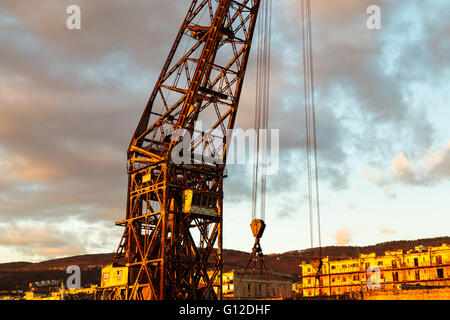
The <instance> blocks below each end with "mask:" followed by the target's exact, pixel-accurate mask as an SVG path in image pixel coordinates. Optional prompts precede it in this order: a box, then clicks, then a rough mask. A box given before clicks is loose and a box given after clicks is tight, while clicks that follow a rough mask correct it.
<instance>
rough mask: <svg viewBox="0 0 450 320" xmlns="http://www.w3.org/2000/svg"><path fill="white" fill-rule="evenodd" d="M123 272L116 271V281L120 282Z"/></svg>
mask: <svg viewBox="0 0 450 320" xmlns="http://www.w3.org/2000/svg"><path fill="white" fill-rule="evenodd" d="M122 274H123V270H119V271H117V281H122Z"/></svg>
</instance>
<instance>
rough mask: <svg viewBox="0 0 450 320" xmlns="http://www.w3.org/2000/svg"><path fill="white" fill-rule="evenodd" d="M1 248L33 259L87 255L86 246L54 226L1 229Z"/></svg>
mask: <svg viewBox="0 0 450 320" xmlns="http://www.w3.org/2000/svg"><path fill="white" fill-rule="evenodd" d="M0 246H6V247H8V248H14V249H15V250H16V251H17V252H20V253H22V254H25V255H27V256H32V257H42V256H45V257H57V256H70V255H75V254H81V253H85V252H86V250H85V248H84V245H83V244H82V243H81V242H80V240H79V237H78V236H77V235H76V234H75V233H72V232H67V231H61V230H59V229H57V228H56V227H54V226H52V225H41V226H33V225H29V224H25V225H23V224H20V225H19V224H9V225H8V226H3V227H2V228H0Z"/></svg>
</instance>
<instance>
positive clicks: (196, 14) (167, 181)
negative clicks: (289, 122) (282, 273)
mask: <svg viewBox="0 0 450 320" xmlns="http://www.w3.org/2000/svg"><path fill="white" fill-rule="evenodd" d="M302 3H303V1H302ZM308 5H309V0H308ZM260 7H263V8H265V11H264V13H265V14H264V15H263V18H262V19H263V21H264V23H263V24H265V25H266V28H267V26H269V28H270V19H269V18H268V13H269V12H270V10H271V7H267V6H265V4H264V2H263V0H192V2H191V4H190V6H189V9H188V12H187V14H186V17H185V19H184V21H183V23H182V25H181V27H180V29H179V32H178V34H177V36H176V39H175V42H174V44H173V46H172V48H171V50H170V53H169V56H168V58H167V60H166V62H165V64H164V66H163V69H162V72H161V74H160V76H159V78H158V80H157V83H156V85H155V87H154V89H153V92H152V94H151V96H150V99H149V101H148V103H147V106H146V108H145V110H144V113H143V114H142V116H141V119H140V121H139V124H138V126H137V128H136V130H135V132H134V135H133V136H132V139H131V142H130V145H129V148H128V198H127V207H126V218H125V219H124V220H123V221H119V222H116V224H117V225H119V226H123V227H124V232H123V235H122V238H121V240H120V243H119V246H118V249H117V251H116V253H115V256H114V260H113V263H112V265H111V266H110V267H108V268H105V270H104V272H103V271H102V285H101V287H100V288H99V291H101V298H102V299H123V300H138V299H142V300H146V299H152V300H167V299H221V298H222V268H223V256H222V242H223V240H222V233H223V180H224V177H225V166H226V161H227V152H228V149H229V145H228V141H229V140H228V139H227V138H228V137H229V135H230V132H231V130H232V129H233V127H234V123H235V120H236V114H237V111H238V106H239V99H240V96H241V92H242V87H243V81H244V77H245V73H246V68H247V63H248V60H249V56H250V49H251V45H252V40H253V35H254V32H255V27H256V22H257V17H258V12H259V10H260ZM308 8H309V7H308ZM263 10H264V9H263ZM303 21H308V19H306V20H305V18H303ZM269 30H270V29H269ZM308 30H309V32H310V25H309V29H308ZM258 31H259V32H262V33H264V32H267V29H264V26H262V27H261V29H260V30H258ZM307 35H308V36H307V37H305V33H304V36H303V41H304V42H305V43H307V42H310V41H311V40H310V39H311V38H310V33H309V34H307ZM263 39H264V40H263V42H264V43H266V44H265V45H263V47H264V48H262V49H261V47H260V46H259V49H258V50H259V51H258V61H266V62H265V63H266V64H265V65H258V67H260V66H262V69H261V70H258V71H257V73H258V74H257V77H258V82H259V83H260V85H259V87H258V88H257V97H256V101H257V105H256V112H255V128H259V129H261V128H263V129H267V121H268V120H267V117H268V88H267V87H268V83H269V78H268V74H269V68H270V48H268V47H267V43H270V36H269V38H268V39H267V38H263ZM260 41H261V40H260ZM306 49H308V48H306ZM306 49H304V50H306ZM268 54H269V55H268ZM308 54H309V56H308ZM310 55H311V49H309V51H307V52H306V53H305V52H304V66H305V84H307V85H308V87H307V86H306V85H305V97H306V99H305V106H306V109H305V110H306V114H307V119H306V121H307V123H306V125H307V138H308V141H311V138H314V139H315V124H314V121H315V119H314V101H313V102H312V109H311V103H308V101H309V99H312V98H313V96H314V95H313V85H312V80H313V76H312V73H311V70H312V62H311V63H308V61H311V56H310ZM305 56H306V57H308V58H309V59H308V60H305ZM268 66H269V67H268ZM308 70H309V71H308ZM309 79H311V80H309ZM311 87H312V88H311ZM258 92H259V96H258ZM258 101H259V105H258ZM311 115H312V119H311ZM199 123H200V124H201V126H199V125H198V124H199ZM312 126H313V127H312ZM311 128H313V129H314V130H313V132H311ZM313 142H314V145H313V150H314V152H316V141H315V140H313ZM258 145H259V144H258ZM179 146H182V147H181V148H179ZM311 154H312V153H311V145H310V144H308V174H309V194H310V211H311V197H312V196H311V189H312V182H311V176H314V174H311V170H312V169H311V168H312V166H311ZM199 155H200V156H199ZM256 156H257V157H258V155H256ZM314 156H315V158H314V159H315V163H313V164H315V165H316V171H315V176H316V179H317V155H316V153H314ZM180 158H181V159H182V161H180ZM263 158H264V155H263ZM258 170H259V169H258V168H257V167H255V171H254V181H253V183H254V185H253V208H252V218H253V222H252V224H251V228H252V232H253V235H254V237H255V245H254V247H253V251H252V255H251V259H250V262H255V261H256V260H255V259H259V260H260V261H261V262H262V257H263V256H262V250H261V246H260V239H261V236H262V234H263V232H264V229H265V223H264V220H263V219H264V214H265V213H264V210H265V188H266V187H265V183H266V181H265V178H262V179H261V186H260V187H261V219H256V200H257V188H258V187H257V181H258V172H259V171H258ZM316 187H317V180H316ZM317 201H318V193H317ZM319 232H320V230H319ZM311 234H312V229H311ZM195 238H199V241H198V242H197V241H195ZM319 243H320V240H319ZM318 259H319V260H320V261H321V254H320V255H319V257H318ZM250 262H249V264H250ZM262 263H263V262H262ZM320 269H321V268H320V267H319V268H318V270H317V273H318V274H319V273H320Z"/></svg>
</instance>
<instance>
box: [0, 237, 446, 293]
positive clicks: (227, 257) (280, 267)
mask: <svg viewBox="0 0 450 320" xmlns="http://www.w3.org/2000/svg"><path fill="white" fill-rule="evenodd" d="M444 243H447V244H450V237H436V238H425V239H417V240H396V241H388V242H382V243H378V244H375V245H369V246H364V247H363V246H327V247H323V248H322V252H323V256H324V257H326V256H328V257H329V258H330V260H342V259H349V258H357V257H358V255H359V254H361V253H364V254H367V253H373V252H374V253H375V254H376V255H383V254H384V252H385V251H394V250H405V251H407V250H413V249H414V247H416V246H420V245H422V246H425V247H429V246H440V245H442V244H444ZM317 252H318V249H317V248H313V249H304V250H293V251H288V252H284V253H271V254H267V255H265V256H264V263H265V265H266V267H267V268H268V269H270V270H273V271H277V272H282V273H287V274H291V275H292V276H294V277H298V276H299V275H300V273H301V268H300V266H299V265H300V263H301V261H306V262H308V261H310V259H311V258H312V257H314V255H317ZM113 257H114V253H98V254H83V255H76V256H70V257H64V258H56V259H50V260H44V261H41V262H34V263H33V262H26V261H19V262H9V263H1V264H0V290H12V289H23V288H26V287H27V286H28V283H29V282H34V281H41V280H51V279H65V278H67V274H66V268H67V267H68V266H69V265H77V266H79V267H80V269H81V270H82V271H83V272H82V284H83V285H89V284H98V282H99V281H100V275H101V269H102V267H104V266H106V265H108V264H111V263H112V261H113ZM249 259H250V253H249V252H243V251H239V250H234V249H224V250H223V260H224V271H228V270H231V269H234V268H245V267H246V266H247V264H248V262H249Z"/></svg>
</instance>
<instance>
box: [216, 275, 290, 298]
mask: <svg viewBox="0 0 450 320" xmlns="http://www.w3.org/2000/svg"><path fill="white" fill-rule="evenodd" d="M222 279H223V281H222V293H223V298H224V299H248V300H254V299H292V297H293V292H292V284H293V282H294V279H295V278H294V277H293V276H292V275H290V274H285V273H280V272H274V271H268V272H267V273H262V274H261V273H252V272H249V271H247V272H245V271H244V270H232V271H229V272H224V273H223V276H222Z"/></svg>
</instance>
